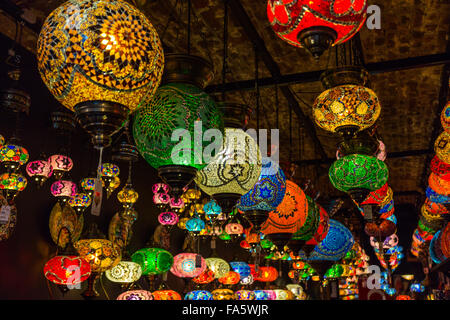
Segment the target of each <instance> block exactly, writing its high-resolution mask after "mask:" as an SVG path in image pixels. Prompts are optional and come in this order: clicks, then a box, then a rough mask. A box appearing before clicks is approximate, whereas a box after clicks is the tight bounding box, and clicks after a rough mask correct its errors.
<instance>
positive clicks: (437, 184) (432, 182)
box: [428, 173, 450, 196]
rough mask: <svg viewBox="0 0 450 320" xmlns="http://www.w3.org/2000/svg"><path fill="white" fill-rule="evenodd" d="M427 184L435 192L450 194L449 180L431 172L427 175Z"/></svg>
mask: <svg viewBox="0 0 450 320" xmlns="http://www.w3.org/2000/svg"><path fill="white" fill-rule="evenodd" d="M428 185H429V186H430V188H431V189H433V190H434V191H435V192H437V193H439V194H441V195H444V196H450V181H449V180H445V179H442V178H441V177H440V176H438V175H437V174H434V173H431V174H430V176H429V177H428Z"/></svg>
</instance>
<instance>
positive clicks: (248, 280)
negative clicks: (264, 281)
mask: <svg viewBox="0 0 450 320" xmlns="http://www.w3.org/2000/svg"><path fill="white" fill-rule="evenodd" d="M253 281H254V279H253V276H252V275H249V276H247V277H245V278H241V281H240V282H239V283H240V284H242V285H251V284H252V283H253Z"/></svg>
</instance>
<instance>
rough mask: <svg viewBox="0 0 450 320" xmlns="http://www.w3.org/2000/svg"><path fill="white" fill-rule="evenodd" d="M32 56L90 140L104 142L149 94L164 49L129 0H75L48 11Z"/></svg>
mask: <svg viewBox="0 0 450 320" xmlns="http://www.w3.org/2000/svg"><path fill="white" fill-rule="evenodd" d="M37 60H38V69H39V73H40V74H41V78H42V80H43V81H44V83H45V84H46V86H47V87H48V89H49V90H50V92H51V93H52V94H53V95H54V97H55V98H56V99H57V100H58V101H59V102H60V103H61V104H62V105H64V106H65V107H66V108H68V109H69V110H71V111H75V113H76V116H77V118H78V120H79V122H80V123H81V125H82V126H83V127H84V128H85V129H86V130H87V131H88V132H89V133H91V135H92V136H93V143H94V145H96V146H108V145H110V143H111V138H110V137H111V135H112V134H114V133H115V132H117V131H118V130H119V129H120V128H121V127H122V125H123V123H124V121H125V120H126V118H127V116H128V114H129V113H131V112H133V111H134V110H135V109H136V108H138V107H139V106H140V103H141V101H142V100H143V99H144V98H145V97H151V96H153V95H154V93H155V91H156V89H157V87H158V86H159V83H160V81H161V76H162V71H163V64H164V54H163V49H162V45H161V41H160V39H159V36H158V34H157V32H156V30H155V28H154V27H153V25H152V24H151V23H150V21H149V20H148V19H147V18H146V16H145V15H144V14H143V13H142V12H140V11H139V10H138V9H136V8H135V7H133V6H132V5H130V4H128V3H127V2H125V1H123V0H79V1H67V2H65V3H63V4H62V5H61V6H59V7H58V8H56V9H55V10H54V11H53V12H52V13H51V14H50V15H49V16H48V17H47V19H46V20H45V22H44V25H43V27H42V29H41V32H40V34H39V38H38V45H37ZM95 119H97V121H95ZM98 120H100V121H98Z"/></svg>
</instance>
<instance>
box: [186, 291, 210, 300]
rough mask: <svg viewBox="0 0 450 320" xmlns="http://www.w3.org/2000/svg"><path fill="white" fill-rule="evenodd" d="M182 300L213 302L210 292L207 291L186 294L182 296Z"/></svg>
mask: <svg viewBox="0 0 450 320" xmlns="http://www.w3.org/2000/svg"><path fill="white" fill-rule="evenodd" d="M184 300H214V299H213V295H212V294H211V292H209V291H207V290H195V291H191V292H188V293H187V294H186V295H185V296H184Z"/></svg>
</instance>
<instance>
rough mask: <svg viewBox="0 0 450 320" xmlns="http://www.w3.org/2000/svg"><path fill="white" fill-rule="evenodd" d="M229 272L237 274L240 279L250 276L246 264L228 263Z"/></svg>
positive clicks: (240, 262)
mask: <svg viewBox="0 0 450 320" xmlns="http://www.w3.org/2000/svg"><path fill="white" fill-rule="evenodd" d="M230 267H231V270H233V271H234V272H237V273H238V274H239V276H240V278H241V279H242V278H246V277H248V276H249V275H250V266H249V265H248V263H246V262H242V261H232V262H230Z"/></svg>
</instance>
